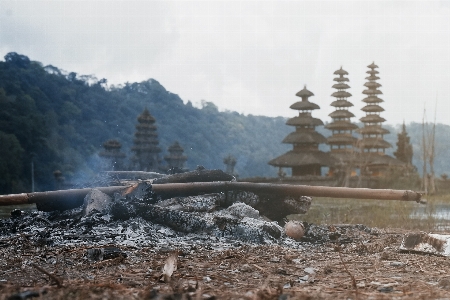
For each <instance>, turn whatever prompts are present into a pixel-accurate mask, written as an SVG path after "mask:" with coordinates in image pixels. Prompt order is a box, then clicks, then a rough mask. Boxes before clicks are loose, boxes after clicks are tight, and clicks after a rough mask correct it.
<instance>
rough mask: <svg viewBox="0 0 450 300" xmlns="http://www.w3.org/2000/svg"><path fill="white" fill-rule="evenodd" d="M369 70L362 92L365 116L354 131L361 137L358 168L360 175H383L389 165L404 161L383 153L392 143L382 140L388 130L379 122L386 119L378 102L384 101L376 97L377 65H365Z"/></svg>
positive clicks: (377, 93) (378, 92)
mask: <svg viewBox="0 0 450 300" xmlns="http://www.w3.org/2000/svg"><path fill="white" fill-rule="evenodd" d="M367 67H368V68H369V69H370V70H369V71H367V73H368V74H369V76H368V77H366V79H367V80H368V81H367V82H366V83H365V84H364V86H365V87H367V89H366V90H364V91H363V94H365V95H367V97H366V98H364V99H363V100H362V101H363V102H365V103H367V105H366V106H364V107H363V108H362V109H361V110H362V111H364V112H365V113H366V116H365V117H362V118H361V119H360V121H361V122H363V123H364V127H362V128H359V129H357V130H356V131H357V132H358V133H360V134H361V139H360V140H359V141H358V147H359V148H360V151H361V156H360V158H361V160H360V168H361V174H362V175H369V176H383V175H384V174H385V172H386V171H387V170H388V169H389V167H399V166H403V165H404V163H403V162H401V161H400V160H398V159H395V158H393V157H391V156H389V155H386V154H385V150H386V148H391V147H392V145H391V144H390V143H388V142H386V141H385V140H384V135H385V134H388V133H389V130H387V129H385V128H383V127H381V124H382V123H383V122H385V121H386V119H384V118H382V117H381V116H380V113H381V112H383V111H384V109H383V108H382V107H381V106H380V105H379V103H381V102H384V101H383V100H382V99H380V98H378V95H381V94H382V92H381V91H380V90H378V88H379V87H381V84H379V83H378V82H376V81H377V80H378V79H380V77H378V76H377V74H378V73H379V72H378V71H377V70H375V69H376V68H378V66H377V65H376V64H375V63H372V64H370V65H368V66H367Z"/></svg>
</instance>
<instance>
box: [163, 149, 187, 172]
mask: <svg viewBox="0 0 450 300" xmlns="http://www.w3.org/2000/svg"><path fill="white" fill-rule="evenodd" d="M168 151H169V155H166V156H164V160H165V161H166V162H167V164H168V166H169V168H179V169H183V168H184V163H185V162H186V160H187V156H186V155H183V152H184V149H183V147H181V146H180V144H179V143H178V142H175V143H173V144H172V145H171V146H169V149H168Z"/></svg>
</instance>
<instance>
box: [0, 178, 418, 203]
mask: <svg viewBox="0 0 450 300" xmlns="http://www.w3.org/2000/svg"><path fill="white" fill-rule="evenodd" d="M96 189H98V190H100V191H102V192H103V193H105V194H109V195H111V194H114V193H116V192H124V193H127V190H128V189H129V190H131V189H133V187H130V186H110V187H98V188H96ZM91 190H92V188H85V189H71V190H59V191H49V192H36V193H24V194H11V195H0V206H4V205H17V204H31V203H43V202H45V203H49V202H55V203H56V202H57V201H61V200H65V199H78V200H80V199H81V200H82V199H83V198H84V197H85V196H86V195H87V194H88V193H89V192H90V191H91ZM226 191H249V192H254V193H256V194H271V195H279V196H314V197H331V198H353V199H375V200H401V201H416V202H420V200H421V194H420V193H418V192H414V191H407V190H389V189H366V188H347V187H329V186H309V185H291V184H272V183H251V182H230V181H217V182H190V183H165V184H152V192H153V193H155V194H157V195H161V196H163V197H174V196H193V195H202V194H208V193H219V192H226Z"/></svg>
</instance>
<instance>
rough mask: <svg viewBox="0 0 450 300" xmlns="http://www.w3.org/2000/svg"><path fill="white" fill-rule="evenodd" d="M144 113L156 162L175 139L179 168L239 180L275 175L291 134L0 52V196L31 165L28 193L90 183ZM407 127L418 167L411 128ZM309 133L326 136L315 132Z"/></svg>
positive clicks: (441, 129)
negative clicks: (62, 181) (231, 173)
mask: <svg viewBox="0 0 450 300" xmlns="http://www.w3.org/2000/svg"><path fill="white" fill-rule="evenodd" d="M212 100H213V99H212ZM294 101H295V99H293V102H294ZM144 108H148V110H149V111H150V113H151V114H152V115H153V116H154V117H155V119H156V126H157V127H158V129H157V133H158V137H159V142H160V147H161V149H162V150H163V152H162V153H161V157H163V156H164V155H166V154H167V148H168V146H169V145H171V144H173V143H174V142H175V141H178V142H179V143H180V145H181V146H182V147H183V148H184V150H185V154H186V155H187V156H188V161H187V167H188V168H189V169H193V168H195V167H196V166H197V165H203V166H205V167H206V168H220V169H224V164H223V158H224V157H225V156H227V155H228V154H231V155H233V156H235V157H236V158H237V165H236V168H235V171H236V172H237V173H238V174H239V175H240V176H241V177H250V176H276V172H277V170H276V169H275V168H274V167H271V166H269V165H268V164H267V162H268V161H269V160H270V159H272V158H274V157H276V156H278V155H281V154H283V153H284V152H286V151H288V150H289V149H291V146H290V145H285V144H282V143H281V141H282V140H283V138H284V137H285V136H286V135H287V134H288V133H289V132H291V131H292V130H293V128H292V127H290V126H286V125H285V122H286V119H285V118H281V117H278V118H269V117H264V116H252V115H248V116H245V115H242V114H239V113H236V112H228V111H227V112H219V111H218V109H217V107H216V106H215V105H214V104H213V103H212V102H204V103H203V107H202V108H196V107H193V106H192V104H191V103H190V102H188V103H187V104H185V103H183V101H182V100H181V99H180V97H178V95H176V94H173V93H171V92H169V91H167V90H166V89H165V88H164V87H163V86H162V85H161V84H160V83H159V82H157V81H156V80H153V79H149V80H147V81H144V82H141V83H127V84H125V85H123V86H120V87H114V86H112V87H111V86H108V85H107V81H106V79H101V80H98V79H96V78H95V77H93V76H80V75H78V74H76V73H65V72H63V71H61V70H59V69H58V68H57V67H54V66H43V65H42V64H41V63H39V62H36V61H31V60H30V59H29V58H28V57H26V56H24V55H20V54H17V53H9V54H7V55H6V56H5V61H4V62H0V193H12V192H23V191H30V190H31V165H32V164H31V162H32V161H33V162H34V172H35V181H36V183H35V186H36V188H35V189H36V190H48V189H52V188H53V187H54V180H53V171H55V170H61V171H62V172H63V174H64V176H65V177H66V178H67V179H68V180H70V181H76V180H78V179H83V178H82V177H83V176H87V177H89V176H92V175H93V174H95V173H96V172H97V171H98V167H99V158H98V153H99V152H100V151H101V150H103V149H102V144H103V143H104V142H105V141H107V140H108V139H118V140H119V141H120V142H121V143H122V145H123V147H122V151H124V152H125V153H126V155H127V159H128V158H130V157H131V155H132V153H131V152H130V149H131V147H132V142H133V135H134V132H135V125H136V123H137V116H138V115H139V114H141V113H142V111H143V110H144ZM294 114H295V112H293V115H294ZM324 121H327V120H324ZM407 128H408V132H409V133H410V136H411V140H412V143H413V144H414V150H415V163H416V164H417V165H419V164H420V161H419V155H420V152H419V149H420V146H419V142H420V137H421V131H420V130H421V129H420V125H419V124H411V125H410V126H408V127H407ZM388 129H390V130H391V132H392V134H390V135H388V136H386V139H387V140H388V141H389V142H390V143H391V144H393V145H395V143H396V140H397V136H396V133H395V132H396V130H398V128H392V127H390V128H389V127H388ZM410 130H411V132H410ZM319 131H320V132H321V133H322V134H324V135H325V136H329V135H330V132H329V131H328V130H325V129H324V128H323V127H322V128H319ZM449 137H450V126H446V125H439V126H438V130H437V138H436V139H437V140H438V157H437V159H436V171H437V175H439V174H441V173H446V172H447V173H448V174H450V162H447V161H446V160H445V151H446V150H447V149H449V147H448V145H447V143H448V142H447V141H448V140H450V139H449ZM323 149H324V150H327V146H326V145H323ZM394 150H395V149H391V151H390V153H392V152H393V151H394Z"/></svg>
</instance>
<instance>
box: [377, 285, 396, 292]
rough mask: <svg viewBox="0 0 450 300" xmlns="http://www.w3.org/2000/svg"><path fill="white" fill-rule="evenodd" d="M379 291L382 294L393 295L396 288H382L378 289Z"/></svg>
mask: <svg viewBox="0 0 450 300" xmlns="http://www.w3.org/2000/svg"><path fill="white" fill-rule="evenodd" d="M377 291H379V292H381V293H392V292H393V291H394V287H392V286H380V287H378V288H377Z"/></svg>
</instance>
